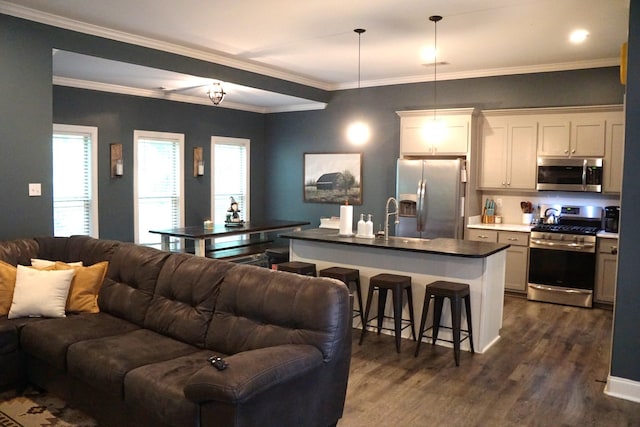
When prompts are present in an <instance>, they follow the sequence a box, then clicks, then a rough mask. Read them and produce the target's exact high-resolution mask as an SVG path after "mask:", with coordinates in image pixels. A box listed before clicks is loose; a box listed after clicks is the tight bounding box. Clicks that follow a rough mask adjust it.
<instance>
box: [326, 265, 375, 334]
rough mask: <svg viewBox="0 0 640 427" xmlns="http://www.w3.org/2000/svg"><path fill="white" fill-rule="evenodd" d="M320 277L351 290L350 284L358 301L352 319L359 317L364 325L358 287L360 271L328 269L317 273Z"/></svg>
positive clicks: (338, 268) (360, 294) (360, 292)
mask: <svg viewBox="0 0 640 427" xmlns="http://www.w3.org/2000/svg"><path fill="white" fill-rule="evenodd" d="M318 275H319V276H320V277H331V278H332V279H337V280H340V281H341V282H343V283H344V284H345V285H347V287H348V288H349V289H351V286H350V285H351V283H353V284H354V286H355V288H356V298H357V299H358V310H356V309H354V310H353V312H354V313H355V314H354V315H353V317H358V316H360V321H361V322H362V324H363V325H364V313H363V310H362V289H361V287H360V270H357V269H355V268H344V267H329V268H325V269H323V270H320V271H319V272H318Z"/></svg>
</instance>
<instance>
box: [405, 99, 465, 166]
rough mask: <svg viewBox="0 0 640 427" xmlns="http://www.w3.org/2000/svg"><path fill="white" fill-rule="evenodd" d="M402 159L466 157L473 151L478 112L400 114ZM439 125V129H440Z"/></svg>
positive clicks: (415, 112)
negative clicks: (471, 144)
mask: <svg viewBox="0 0 640 427" xmlns="http://www.w3.org/2000/svg"><path fill="white" fill-rule="evenodd" d="M396 113H397V114H398V115H399V116H400V156H401V157H406V156H466V155H467V153H468V152H469V148H470V143H471V138H472V136H473V131H474V129H473V126H474V124H475V119H474V117H475V115H476V110H475V109H472V108H465V109H455V110H437V111H436V115H435V117H436V119H437V122H438V125H437V126H434V120H433V119H434V114H433V110H414V111H398V112H396ZM438 126H439V127H438Z"/></svg>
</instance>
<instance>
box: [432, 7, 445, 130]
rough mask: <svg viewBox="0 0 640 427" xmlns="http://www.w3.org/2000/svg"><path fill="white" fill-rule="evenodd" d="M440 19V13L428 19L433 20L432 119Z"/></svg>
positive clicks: (435, 95)
mask: <svg viewBox="0 0 640 427" xmlns="http://www.w3.org/2000/svg"><path fill="white" fill-rule="evenodd" d="M440 20H442V16H440V15H432V16H430V17H429V21H431V22H433V121H434V122H435V121H436V107H437V105H438V104H437V101H438V95H437V91H438V90H437V87H438V85H437V82H438V55H437V52H438V50H437V49H438V22H439V21H440Z"/></svg>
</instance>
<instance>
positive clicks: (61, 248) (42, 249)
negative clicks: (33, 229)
mask: <svg viewBox="0 0 640 427" xmlns="http://www.w3.org/2000/svg"><path fill="white" fill-rule="evenodd" d="M35 240H36V242H38V256H34V257H33V258H40V259H47V260H50V261H64V262H72V261H79V260H78V259H68V258H67V253H68V249H67V247H68V245H69V238H68V237H53V236H45V237H36V238H35ZM25 265H29V264H28V263H27V264H25Z"/></svg>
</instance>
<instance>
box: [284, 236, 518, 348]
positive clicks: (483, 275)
mask: <svg viewBox="0 0 640 427" xmlns="http://www.w3.org/2000/svg"><path fill="white" fill-rule="evenodd" d="M280 236H281V237H286V238H289V239H290V242H289V248H290V259H291V260H292V261H304V262H313V263H315V264H316V266H317V269H318V270H321V269H323V268H327V267H332V266H338V267H347V268H357V269H359V270H360V280H361V284H362V293H363V300H366V296H367V293H368V289H369V278H371V277H372V276H375V275H376V274H380V273H392V274H402V275H406V276H411V278H412V285H411V287H412V292H413V301H414V307H413V309H414V313H415V319H416V325H415V326H416V335H417V334H418V329H419V327H420V318H421V315H422V305H423V301H424V294H425V286H426V285H427V284H428V283H431V282H432V281H434V280H449V281H454V282H461V283H467V284H469V287H470V291H471V311H472V325H473V338H474V339H473V344H474V348H475V351H476V352H479V353H482V352H484V351H486V350H487V349H488V348H489V347H490V346H491V345H492V344H493V343H495V342H496V341H497V340H498V339H499V338H500V328H501V327H502V307H503V295H504V279H505V262H506V251H505V250H506V249H507V248H508V247H509V245H505V244H499V243H485V242H473V241H468V240H456V239H443V238H438V239H433V240H426V239H415V238H404V237H390V238H389V240H384V239H383V238H376V239H367V238H360V237H348V236H341V235H339V234H338V232H337V230H331V229H311V230H303V231H295V232H288V233H283V234H281V235H280ZM375 306H376V303H375V302H374V303H373V304H372V307H375ZM387 310H388V312H385V315H388V316H392V315H393V312H392V308H391V304H387ZM403 311H404V313H403V317H404V318H408V317H409V314H408V310H407V308H406V304H405V307H404V308H403ZM429 313H430V315H429V319H428V320H429V323H428V325H430V322H431V319H432V316H431V313H433V311H432V309H430V310H429ZM464 316H465V315H464V314H463V317H464ZM385 322H387V320H385ZM442 324H444V325H446V326H450V325H451V312H450V306H449V304H448V303H447V304H445V305H444V308H443V311H442ZM465 324H466V323H465V320H464V319H463V322H462V325H463V328H465ZM354 326H355V327H362V325H361V324H360V320H359V318H355V319H354ZM384 326H385V327H391V322H389V324H385V325H384ZM403 337H406V338H410V337H411V331H410V329H409V328H407V329H405V330H404V332H403ZM439 338H445V339H451V333H450V331H449V330H446V329H442V330H441V331H440V336H439ZM438 344H440V345H443V344H447V345H449V346H450V344H448V343H446V342H443V341H438ZM462 349H463V350H468V349H469V346H468V342H467V341H464V342H463V343H462Z"/></svg>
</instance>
